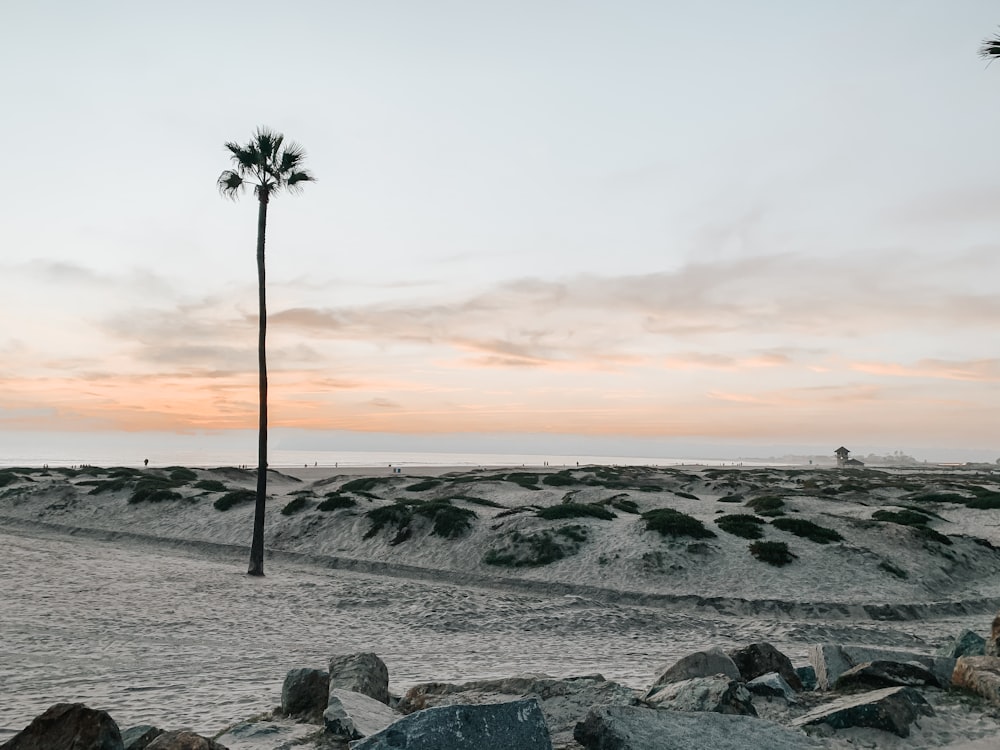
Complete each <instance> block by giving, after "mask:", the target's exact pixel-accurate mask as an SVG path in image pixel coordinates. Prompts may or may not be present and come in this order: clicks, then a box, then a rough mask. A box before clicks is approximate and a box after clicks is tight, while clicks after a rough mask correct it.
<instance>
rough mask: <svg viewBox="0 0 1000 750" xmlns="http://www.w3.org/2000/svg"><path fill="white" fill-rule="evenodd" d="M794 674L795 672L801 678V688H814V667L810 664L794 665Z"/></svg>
mask: <svg viewBox="0 0 1000 750" xmlns="http://www.w3.org/2000/svg"><path fill="white" fill-rule="evenodd" d="M795 674H797V675H798V676H799V679H800V680H802V689H803V690H815V689H816V668H815V667H814V666H813V665H812V664H806V665H805V666H803V667H796V668H795Z"/></svg>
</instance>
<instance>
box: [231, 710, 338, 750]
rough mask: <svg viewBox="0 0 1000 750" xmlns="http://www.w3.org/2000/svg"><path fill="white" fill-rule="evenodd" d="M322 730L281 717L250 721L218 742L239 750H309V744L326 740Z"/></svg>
mask: <svg viewBox="0 0 1000 750" xmlns="http://www.w3.org/2000/svg"><path fill="white" fill-rule="evenodd" d="M324 734H325V732H324V730H323V728H322V727H318V726H316V725H315V724H303V723H302V722H299V721H294V720H293V719H286V718H282V717H279V718H277V719H275V720H273V721H246V722H242V723H240V724H236V725H235V726H232V727H230V728H229V729H227V730H226V731H225V732H224V733H223V734H221V735H220V736H219V737H217V738H216V742H217V743H219V744H220V745H224V746H226V747H230V748H239V750H289V749H290V748H295V750H306V748H312V747H316V745H310V744H306V743H308V742H309V741H310V740H312V739H319V738H322V737H323V735H324Z"/></svg>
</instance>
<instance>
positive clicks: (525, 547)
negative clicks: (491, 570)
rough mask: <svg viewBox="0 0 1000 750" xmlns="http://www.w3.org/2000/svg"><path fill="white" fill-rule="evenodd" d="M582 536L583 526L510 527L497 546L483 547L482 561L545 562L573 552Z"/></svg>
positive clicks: (530, 564) (506, 563) (534, 564)
mask: <svg viewBox="0 0 1000 750" xmlns="http://www.w3.org/2000/svg"><path fill="white" fill-rule="evenodd" d="M586 538H587V535H586V529H584V527H582V526H563V527H561V528H558V529H555V530H554V531H553V532H549V531H540V532H537V533H534V534H521V533H520V532H517V531H514V532H511V534H510V535H509V536H508V537H507V540H506V542H505V543H504V544H503V545H502V546H501V547H499V548H494V549H491V550H489V551H487V553H486V554H485V555H484V556H483V562H484V563H486V564H487V565H502V566H504V567H508V568H523V567H537V566H539V565H548V564H549V563H553V562H556V561H557V560H562V559H563V558H564V557H566V556H568V555H572V554H575V553H576V552H577V551H578V550H579V549H580V545H581V544H582V543H583V541H584V540H585V539H586ZM562 540H564V541H562Z"/></svg>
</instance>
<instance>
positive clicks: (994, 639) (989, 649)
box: [983, 613, 1000, 656]
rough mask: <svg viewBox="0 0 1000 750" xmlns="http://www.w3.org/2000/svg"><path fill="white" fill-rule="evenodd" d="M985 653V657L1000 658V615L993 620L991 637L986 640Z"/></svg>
mask: <svg viewBox="0 0 1000 750" xmlns="http://www.w3.org/2000/svg"><path fill="white" fill-rule="evenodd" d="M983 652H984V655H985V656H1000V613H998V614H997V616H996V617H994V618H993V626H992V627H991V628H990V637H989V638H987V639H986V645H985V646H984V648H983Z"/></svg>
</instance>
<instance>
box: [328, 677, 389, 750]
mask: <svg viewBox="0 0 1000 750" xmlns="http://www.w3.org/2000/svg"><path fill="white" fill-rule="evenodd" d="M400 716H401V715H400V714H399V713H397V712H396V711H393V710H392V709H391V708H389V707H388V706H387V705H385V704H384V703H382V702H380V701H377V700H375V699H374V698H369V697H368V696H367V695H365V694H364V693H355V692H353V691H351V690H340V689H339V688H334V689H333V690H331V691H330V705H329V706H328V707H327V709H326V711H325V712H324V713H323V723H324V724H325V725H326V731H327V732H329V733H330V735H331V736H332V737H334V738H336V739H341V740H358V739H361V738H362V737H367V736H368V735H370V734H376V733H377V732H381V731H382V730H383V729H385V728H386V727H387V726H389V725H390V724H392V723H393V722H395V721H398V720H399V719H400Z"/></svg>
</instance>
